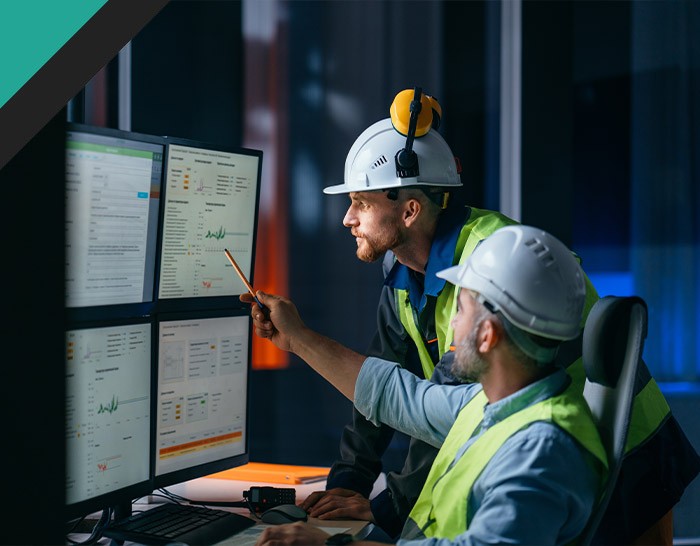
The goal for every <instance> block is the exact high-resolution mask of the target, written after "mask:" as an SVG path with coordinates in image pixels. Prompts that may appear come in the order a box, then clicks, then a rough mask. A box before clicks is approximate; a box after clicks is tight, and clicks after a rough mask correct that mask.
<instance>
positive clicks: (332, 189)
mask: <svg viewBox="0 0 700 546" xmlns="http://www.w3.org/2000/svg"><path fill="white" fill-rule="evenodd" d="M351 191H353V190H352V189H350V188H348V186H347V185H346V184H337V185H335V186H328V187H326V188H323V193H325V194H327V195H337V194H339V193H350V192H351Z"/></svg>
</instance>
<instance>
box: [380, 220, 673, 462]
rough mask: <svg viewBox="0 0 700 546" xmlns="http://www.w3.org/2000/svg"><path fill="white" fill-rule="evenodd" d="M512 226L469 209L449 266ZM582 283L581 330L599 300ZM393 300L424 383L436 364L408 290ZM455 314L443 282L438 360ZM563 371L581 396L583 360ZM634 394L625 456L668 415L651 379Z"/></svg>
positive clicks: (450, 290) (452, 292) (453, 298)
mask: <svg viewBox="0 0 700 546" xmlns="http://www.w3.org/2000/svg"><path fill="white" fill-rule="evenodd" d="M513 224H517V222H515V221H513V220H511V219H510V218H508V217H506V216H503V215H502V214H500V213H498V212H493V211H489V210H483V209H477V208H473V207H472V208H471V213H470V215H469V218H468V219H467V221H466V223H465V224H464V226H462V230H461V231H460V234H459V237H458V238H457V246H456V247H455V253H454V258H453V260H452V265H458V264H463V263H464V262H465V261H466V259H467V258H468V257H469V256H470V255H471V253H472V252H473V251H474V249H475V248H476V245H477V244H478V243H479V241H481V240H482V239H486V237H488V236H489V235H491V234H492V233H493V232H494V231H496V230H497V229H499V228H502V227H504V226H508V225H513ZM585 281H586V304H585V308H584V316H583V320H582V322H581V326H583V324H585V321H586V317H588V313H589V311H590V310H591V308H592V307H593V305H594V304H595V302H596V301H598V299H599V298H598V293H597V292H596V290H595V288H594V287H593V285H592V284H591V282H590V280H589V279H588V276H585ZM394 300H395V302H396V312H397V314H398V316H399V318H400V319H401V324H402V325H403V327H404V328H405V329H406V331H407V332H408V335H409V336H410V337H411V339H412V340H413V342H414V343H415V345H416V348H417V349H418V355H419V357H420V361H421V366H422V368H423V375H424V377H425V378H426V379H430V376H431V375H432V374H433V370H434V369H435V364H436V363H435V362H433V360H432V358H431V357H430V352H429V351H428V348H427V346H426V340H425V339H424V338H423V335H422V334H421V332H420V329H419V327H418V317H417V311H416V310H415V309H414V308H413V306H412V305H411V301H410V299H409V295H408V290H401V289H395V290H394ZM456 313H457V290H456V287H455V286H454V285H453V284H451V283H448V282H446V283H445V286H444V288H443V289H442V291H441V292H440V294H439V295H438V298H437V302H436V304H435V331H436V334H437V344H438V351H439V353H438V354H439V355H440V356H442V355H444V354H445V353H446V352H447V351H448V350H449V349H450V345H451V344H452V341H453V338H454V332H453V330H452V326H451V324H450V323H451V321H452V318H453V317H454V316H455V314H456ZM566 371H567V373H568V374H569V375H570V376H571V378H572V380H573V383H574V385H576V386H577V388H578V390H579V392H583V387H584V383H585V379H586V374H585V371H584V369H583V360H582V359H581V358H579V359H578V360H576V361H575V362H573V363H572V364H570V365H569V366H568V367H567V369H566ZM634 394H635V399H634V405H633V407H632V417H631V419H630V429H629V433H628V437H627V445H626V447H625V453H626V454H627V453H629V452H630V451H632V450H634V449H635V448H637V447H638V446H641V445H643V444H644V443H645V441H646V440H647V439H648V438H650V437H651V436H653V435H654V433H655V432H656V431H657V430H658V429H659V428H660V427H661V425H663V424H664V423H665V422H666V419H667V418H668V416H669V415H670V414H671V410H670V408H669V406H668V403H667V402H666V399H665V398H664V396H663V394H662V393H661V389H659V386H658V384H657V383H656V381H655V380H654V379H653V378H651V379H649V381H648V382H647V383H646V384H645V385H639V386H638V387H637V392H635V393H634Z"/></svg>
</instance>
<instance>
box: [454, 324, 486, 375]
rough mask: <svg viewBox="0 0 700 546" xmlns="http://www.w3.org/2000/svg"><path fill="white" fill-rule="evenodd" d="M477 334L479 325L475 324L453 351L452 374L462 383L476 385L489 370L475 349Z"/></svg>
mask: <svg viewBox="0 0 700 546" xmlns="http://www.w3.org/2000/svg"><path fill="white" fill-rule="evenodd" d="M478 334H479V324H476V325H475V326H474V328H473V330H472V331H471V332H469V335H468V336H466V337H465V338H464V339H462V341H461V342H460V343H459V344H457V347H456V349H455V359H454V362H453V363H452V373H453V374H454V375H455V377H457V379H459V380H460V381H463V382H464V383H478V382H479V381H480V380H481V377H482V376H483V375H484V374H485V373H486V372H487V371H488V369H489V364H488V362H486V361H485V360H484V359H483V358H482V357H481V354H480V353H479V350H478V349H477V347H476V345H477V337H478Z"/></svg>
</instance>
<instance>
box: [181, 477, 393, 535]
mask: <svg viewBox="0 0 700 546" xmlns="http://www.w3.org/2000/svg"><path fill="white" fill-rule="evenodd" d="M254 486H261V487H285V488H286V487H293V488H294V489H295V490H296V499H297V502H299V501H302V500H304V499H305V498H306V497H308V496H309V495H310V494H311V493H313V492H314V491H323V490H324V489H325V488H326V482H325V480H320V481H318V482H313V483H304V484H294V485H286V484H273V483H264V482H241V481H237V480H220V479H216V478H197V479H196V480H190V481H188V482H184V483H180V484H176V485H171V486H170V487H168V488H167V490H168V491H170V492H172V493H175V494H177V495H181V496H183V497H185V498H187V499H190V500H194V501H240V500H243V491H247V490H248V489H250V488H251V487H254ZM385 488H386V479H385V477H384V475H382V476H381V477H380V479H378V480H377V483H376V484H375V486H374V489H375V490H373V492H372V495H370V496H373V495H374V494H375V493H376V492H379V491H382V490H383V489H385ZM216 508H219V507H216ZM231 511H237V512H238V513H240V514H244V515H249V512H248V511H247V510H246V509H244V508H238V509H236V508H232V509H231ZM308 523H310V524H311V525H315V526H317V527H321V528H323V529H324V530H326V528H329V529H331V530H327V532H328V533H344V532H347V533H352V534H353V535H356V534H358V533H359V532H360V531H362V529H364V528H365V527H366V526H367V522H366V521H359V520H354V519H352V520H351V519H348V520H320V519H317V518H309V521H308ZM232 538H233V537H232ZM224 544H228V543H227V542H226V543H224ZM231 544H233V543H231Z"/></svg>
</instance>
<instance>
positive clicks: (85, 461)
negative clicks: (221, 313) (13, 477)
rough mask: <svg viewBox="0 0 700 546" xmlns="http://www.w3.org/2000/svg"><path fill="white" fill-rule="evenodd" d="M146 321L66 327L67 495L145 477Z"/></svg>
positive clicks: (88, 494)
mask: <svg viewBox="0 0 700 546" xmlns="http://www.w3.org/2000/svg"><path fill="white" fill-rule="evenodd" d="M151 328H152V327H151V324H150V323H145V324H131V325H121V326H111V327H104V328H88V329H78V330H69V331H68V332H66V342H65V343H66V456H67V457H66V460H67V467H66V501H67V503H68V504H73V503H77V502H80V501H84V500H87V499H90V498H93V497H98V496H101V495H105V494H107V493H110V492H112V491H116V490H118V489H121V488H124V487H127V486H131V485H135V484H138V483H141V482H148V480H149V461H150V434H151V426H150V423H151V421H150V419H151Z"/></svg>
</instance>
